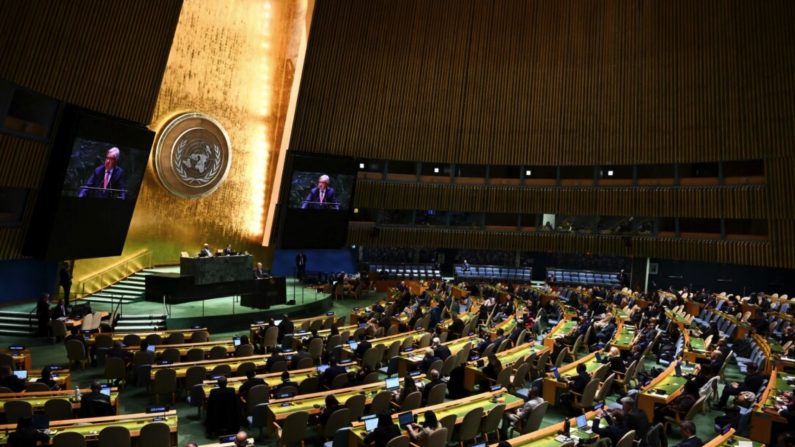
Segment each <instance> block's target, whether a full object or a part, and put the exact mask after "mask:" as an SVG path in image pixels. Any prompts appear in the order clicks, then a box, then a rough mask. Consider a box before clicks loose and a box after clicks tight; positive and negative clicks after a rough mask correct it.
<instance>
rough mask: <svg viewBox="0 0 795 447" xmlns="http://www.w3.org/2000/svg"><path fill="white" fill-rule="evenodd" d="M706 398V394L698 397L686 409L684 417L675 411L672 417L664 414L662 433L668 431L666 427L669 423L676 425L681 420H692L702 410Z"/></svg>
mask: <svg viewBox="0 0 795 447" xmlns="http://www.w3.org/2000/svg"><path fill="white" fill-rule="evenodd" d="M706 400H707V398H706V396H702V397H699V398H698V400H697V401H696V402H695V403H694V404H693V406H692V407H690V410H688V411H687V414H685V416H684V418H683V417H681V416H680V414H679V413H676V414H675V415H674V416H673V417H671V416H666V417H665V425H664V426H663V430H664V433H668V428H669V427H670V426H671V425H676V426H677V427H678V426H679V424H680V423H681V422H682V421H692V420H693V418H694V417H696V414H698V413H700V412H702V411H703V407H704V402H705V401H706Z"/></svg>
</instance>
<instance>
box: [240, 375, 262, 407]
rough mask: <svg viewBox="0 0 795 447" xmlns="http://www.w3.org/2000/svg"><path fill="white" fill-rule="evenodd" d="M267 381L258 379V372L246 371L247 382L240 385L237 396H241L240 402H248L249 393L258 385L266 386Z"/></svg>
mask: <svg viewBox="0 0 795 447" xmlns="http://www.w3.org/2000/svg"><path fill="white" fill-rule="evenodd" d="M264 384H265V381H264V380H263V379H260V378H259V377H257V372H256V371H254V370H253V369H251V370H248V371H246V380H245V381H243V383H241V384H240V387H239V388H238V389H237V394H238V396H240V400H242V401H243V402H245V401H246V400H248V391H249V390H250V389H251V388H254V387H255V386H257V385H264Z"/></svg>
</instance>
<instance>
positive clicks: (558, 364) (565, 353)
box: [555, 348, 576, 368]
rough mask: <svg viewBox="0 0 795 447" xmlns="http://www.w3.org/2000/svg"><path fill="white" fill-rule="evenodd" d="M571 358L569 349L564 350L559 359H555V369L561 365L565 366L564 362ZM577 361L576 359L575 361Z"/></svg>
mask: <svg viewBox="0 0 795 447" xmlns="http://www.w3.org/2000/svg"><path fill="white" fill-rule="evenodd" d="M568 356H569V348H563V349H562V350H561V351H560V354H558V358H557V359H555V368H560V365H562V364H563V360H565V359H566V357H568ZM575 360H576V359H575Z"/></svg>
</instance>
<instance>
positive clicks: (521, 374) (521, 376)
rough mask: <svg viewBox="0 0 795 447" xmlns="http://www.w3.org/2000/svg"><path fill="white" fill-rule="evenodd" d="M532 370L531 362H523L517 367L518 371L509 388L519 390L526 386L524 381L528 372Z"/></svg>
mask: <svg viewBox="0 0 795 447" xmlns="http://www.w3.org/2000/svg"><path fill="white" fill-rule="evenodd" d="M529 371H530V364H529V363H522V364H521V365H519V367H518V368H516V371H514V373H513V379H511V386H510V387H509V388H508V389H513V390H518V389H520V388H522V387H523V386H524V382H525V380H526V379H527V373H528V372H529Z"/></svg>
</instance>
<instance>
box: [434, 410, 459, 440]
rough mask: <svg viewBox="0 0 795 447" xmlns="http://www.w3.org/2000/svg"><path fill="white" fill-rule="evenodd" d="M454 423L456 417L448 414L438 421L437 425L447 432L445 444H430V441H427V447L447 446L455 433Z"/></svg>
mask: <svg viewBox="0 0 795 447" xmlns="http://www.w3.org/2000/svg"><path fill="white" fill-rule="evenodd" d="M455 421H456V415H455V414H448V415H447V416H445V417H443V418H441V419H439V425H440V426H442V427H444V429H445V430H447V433H446V438H447V439H446V442H444V443H439V444H431V442H430V440H429V441H428V445H429V446H436V445H447V444H450V442H452V441H453V432H454V431H455Z"/></svg>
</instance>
